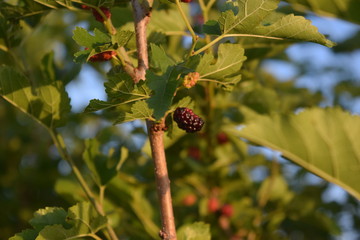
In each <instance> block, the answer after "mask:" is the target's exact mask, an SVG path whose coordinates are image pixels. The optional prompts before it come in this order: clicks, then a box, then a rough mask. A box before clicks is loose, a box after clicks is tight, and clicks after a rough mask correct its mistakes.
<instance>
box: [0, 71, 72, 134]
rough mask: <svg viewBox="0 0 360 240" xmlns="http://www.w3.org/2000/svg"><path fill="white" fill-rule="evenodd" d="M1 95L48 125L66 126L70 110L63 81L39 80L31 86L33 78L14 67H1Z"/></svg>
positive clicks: (51, 126) (50, 126)
mask: <svg viewBox="0 0 360 240" xmlns="http://www.w3.org/2000/svg"><path fill="white" fill-rule="evenodd" d="M0 94H1V96H2V97H3V98H4V99H5V100H7V101H8V102H10V103H11V104H13V105H14V106H15V107H17V108H18V109H20V110H21V111H23V112H25V113H27V114H29V115H30V116H31V117H33V118H34V119H36V120H37V121H39V122H40V123H42V124H43V125H45V126H47V127H49V128H55V127H59V126H62V125H64V124H65V122H66V116H67V114H68V113H69V111H70V99H69V97H68V95H67V93H66V92H65V89H64V86H63V84H62V82H60V81H51V80H50V81H49V79H39V82H38V86H36V87H35V88H32V86H31V84H30V81H29V80H28V79H27V78H26V77H25V76H24V75H23V74H22V73H20V72H18V71H17V70H15V69H13V68H11V67H6V66H2V67H0Z"/></svg>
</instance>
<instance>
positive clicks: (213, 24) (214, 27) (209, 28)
mask: <svg viewBox="0 0 360 240" xmlns="http://www.w3.org/2000/svg"><path fill="white" fill-rule="evenodd" d="M203 31H204V33H206V34H210V35H221V29H220V25H219V23H218V22H217V21H214V20H210V21H207V22H206V23H205V24H204V25H203Z"/></svg>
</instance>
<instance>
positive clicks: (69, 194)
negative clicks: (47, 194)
mask: <svg viewBox="0 0 360 240" xmlns="http://www.w3.org/2000/svg"><path fill="white" fill-rule="evenodd" d="M54 189H55V192H56V193H57V194H59V195H60V196H61V197H62V198H64V199H65V200H66V201H67V202H81V201H85V200H86V196H85V195H84V194H83V190H82V188H81V186H80V184H79V183H78V182H77V181H75V180H73V179H65V178H60V179H58V180H57V181H56V183H55V187H54Z"/></svg>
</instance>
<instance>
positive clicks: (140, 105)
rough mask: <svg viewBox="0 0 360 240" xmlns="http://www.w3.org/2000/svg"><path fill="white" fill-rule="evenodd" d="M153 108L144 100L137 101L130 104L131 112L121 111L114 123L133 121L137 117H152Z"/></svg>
mask: <svg viewBox="0 0 360 240" xmlns="http://www.w3.org/2000/svg"><path fill="white" fill-rule="evenodd" d="M153 112H154V111H153V109H150V108H149V106H148V104H147V103H146V101H137V102H136V103H134V104H133V105H132V106H131V112H122V113H120V116H119V118H118V119H116V121H115V124H117V123H124V122H129V121H134V120H137V119H141V120H146V119H152V115H153Z"/></svg>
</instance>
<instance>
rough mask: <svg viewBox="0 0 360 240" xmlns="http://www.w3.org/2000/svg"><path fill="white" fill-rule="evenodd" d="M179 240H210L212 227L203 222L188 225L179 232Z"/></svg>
mask: <svg viewBox="0 0 360 240" xmlns="http://www.w3.org/2000/svg"><path fill="white" fill-rule="evenodd" d="M177 235H178V239H179V240H210V239H211V235H210V227H209V224H206V223H203V222H195V223H192V224H187V225H184V226H182V227H180V228H179V230H178V233H177Z"/></svg>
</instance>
